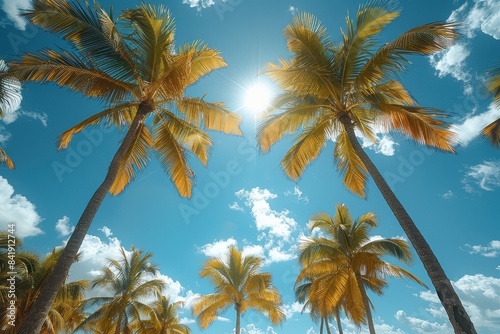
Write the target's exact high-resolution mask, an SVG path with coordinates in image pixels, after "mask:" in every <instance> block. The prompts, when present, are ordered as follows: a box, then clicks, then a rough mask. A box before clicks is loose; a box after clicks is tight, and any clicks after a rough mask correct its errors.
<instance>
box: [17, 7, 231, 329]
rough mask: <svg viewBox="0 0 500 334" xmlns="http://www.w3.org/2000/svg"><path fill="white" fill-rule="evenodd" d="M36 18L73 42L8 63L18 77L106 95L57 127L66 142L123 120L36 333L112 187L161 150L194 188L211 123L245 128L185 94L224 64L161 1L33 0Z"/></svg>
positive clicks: (36, 320)
mask: <svg viewBox="0 0 500 334" xmlns="http://www.w3.org/2000/svg"><path fill="white" fill-rule="evenodd" d="M23 15H24V17H26V18H27V19H28V20H29V21H30V22H31V23H32V24H35V25H37V26H38V27H40V28H42V29H45V30H47V31H49V32H51V33H53V34H55V35H58V36H62V38H64V40H65V41H66V42H68V44H69V45H70V46H71V50H70V51H66V50H63V51H59V50H51V49H45V50H42V51H40V52H38V53H28V54H26V55H24V56H22V58H21V60H18V61H14V62H12V63H10V71H9V73H10V74H11V75H14V76H15V77H17V78H18V79H19V80H21V81H22V82H23V81H28V82H40V83H55V84H57V85H59V86H63V87H67V88H69V89H71V90H73V91H75V92H78V93H81V94H82V95H84V96H86V97H90V98H95V99H97V100H99V101H100V102H102V103H103V105H104V109H103V110H102V111H100V112H98V113H96V114H94V115H93V116H90V117H89V118H87V119H85V120H83V121H82V122H80V123H79V124H77V125H75V126H74V127H72V128H70V129H69V130H67V131H66V132H64V133H63V134H62V135H61V136H60V142H59V148H66V147H67V146H68V145H69V144H70V141H71V139H72V138H73V136H74V135H76V134H78V133H79V132H81V131H82V130H84V129H85V128H87V127H92V126H96V125H98V124H105V125H108V126H115V127H117V128H118V129H121V130H124V129H126V134H125V136H124V138H123V141H122V142H121V144H120V146H119V148H118V150H117V152H116V154H115V155H114V157H113V159H112V161H111V163H110V165H109V168H108V172H107V174H106V177H105V178H104V180H103V182H102V183H101V185H100V186H99V187H98V188H97V190H96V192H95V193H94V194H93V196H92V197H91V199H90V201H89V203H88V204H87V206H86V207H85V209H84V210H83V213H82V215H81V217H80V219H79V220H78V223H77V225H76V227H75V230H74V231H73V233H72V235H71V237H70V239H69V240H68V242H67V245H66V247H65V249H64V252H63V254H62V255H61V257H60V259H59V261H58V263H57V265H56V267H55V268H54V271H53V273H52V274H51V276H50V279H49V281H50V284H47V285H46V286H44V287H43V289H42V293H41V295H40V297H39V298H38V299H37V301H36V303H35V304H34V305H33V307H32V309H31V310H30V314H29V315H28V319H29V321H28V322H27V323H26V325H24V326H22V327H21V328H20V329H19V333H20V334H32V333H37V332H38V331H39V330H40V326H41V321H42V319H43V318H44V317H45V315H46V314H47V312H48V310H49V309H50V306H51V304H52V302H53V300H54V298H55V295H56V293H57V290H58V288H59V287H60V286H61V284H63V281H64V279H65V277H66V275H67V273H68V272H69V269H70V266H71V264H72V263H73V260H74V258H75V256H76V254H77V253H78V250H79V248H80V246H81V244H82V242H83V240H84V237H85V235H86V233H87V231H88V229H89V227H90V225H91V223H92V220H93V219H94V216H95V214H96V213H97V211H98V209H99V206H100V205H101V203H102V201H103V200H104V198H105V196H106V194H107V193H108V192H109V193H111V194H113V195H116V194H119V193H120V192H122V191H123V190H124V189H125V187H126V186H127V185H128V184H129V183H130V182H131V181H132V180H133V179H134V177H135V175H136V173H137V172H138V171H140V170H142V169H144V168H145V166H146V165H147V163H148V161H149V153H151V152H154V153H155V155H156V157H157V158H158V159H159V161H160V163H161V165H162V166H163V167H164V169H165V172H166V173H167V174H168V175H169V176H170V178H171V180H172V182H173V184H174V185H175V187H176V188H177V190H178V191H179V194H180V195H181V196H186V197H189V196H190V195H191V189H192V186H193V179H194V173H193V171H192V170H191V168H190V167H189V165H188V157H189V156H188V155H189V154H191V153H192V154H193V155H194V156H195V157H197V158H198V159H199V160H200V161H201V162H202V163H203V164H204V165H206V164H207V161H208V156H209V151H210V147H211V146H212V139H211V138H210V136H209V135H208V134H207V133H206V132H205V130H215V131H220V132H223V133H228V134H235V135H241V131H240V129H239V123H240V117H239V116H238V115H236V114H234V113H231V112H229V111H227V110H226V109H225V106H224V104H222V103H210V102H207V101H205V99H204V98H191V97H187V96H185V92H186V89H187V88H188V87H189V86H190V85H192V84H194V83H197V82H198V81H199V80H200V79H201V78H202V77H204V76H205V75H207V74H209V73H210V72H212V71H214V70H216V69H219V68H222V67H225V66H226V63H225V62H224V59H223V58H222V57H221V56H220V54H219V52H218V51H216V50H213V49H210V48H208V47H207V46H206V45H204V44H203V43H201V42H194V43H191V44H186V45H183V46H181V47H179V48H178V49H177V50H176V48H175V40H174V36H175V23H174V20H173V18H172V16H171V15H170V12H169V11H168V10H167V9H166V8H165V7H163V6H156V7H155V6H152V5H146V4H142V5H140V6H139V7H137V8H135V9H128V10H124V11H122V13H121V15H120V16H119V17H118V18H115V17H114V16H113V15H112V12H111V13H110V14H108V13H107V12H106V11H105V10H104V9H103V8H102V7H101V6H100V5H99V4H98V3H97V2H94V3H93V5H90V4H89V2H87V1H85V2H84V3H81V2H68V1H66V0H61V1H46V0H33V1H32V9H30V10H27V11H26V12H24V14H23Z"/></svg>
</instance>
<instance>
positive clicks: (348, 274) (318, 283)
mask: <svg viewBox="0 0 500 334" xmlns="http://www.w3.org/2000/svg"><path fill="white" fill-rule="evenodd" d="M376 226H377V222H376V219H375V215H374V214H373V213H371V212H369V213H366V214H364V215H363V216H361V217H360V218H359V219H358V220H354V221H353V219H352V218H351V215H350V213H349V210H348V208H347V207H346V206H345V205H337V208H336V214H335V216H334V217H333V218H332V217H330V216H328V215H327V214H317V215H315V216H314V217H313V218H312V219H311V220H310V227H309V228H310V231H311V233H312V232H313V231H314V230H316V229H318V230H320V231H321V233H322V234H321V235H320V236H318V237H308V238H304V239H303V240H302V241H301V242H300V246H299V249H300V255H299V260H300V263H301V265H302V270H301V272H300V273H299V275H298V277H297V281H296V286H297V285H298V284H301V283H303V282H304V281H305V283H306V284H307V283H310V284H311V286H310V288H309V296H308V297H309V302H310V303H311V305H313V306H314V308H315V309H316V310H317V311H319V312H320V313H321V314H322V315H323V316H326V315H333V314H337V316H338V312H339V309H340V307H342V308H343V309H344V310H345V313H346V315H348V317H350V318H351V319H352V320H353V321H354V323H356V324H358V325H359V324H361V323H364V320H365V318H366V321H367V323H368V327H369V330H370V333H372V334H373V333H375V329H374V327H373V320H372V316H371V305H372V304H371V301H370V299H369V298H368V296H367V293H366V289H367V288H368V289H370V290H372V291H374V292H375V293H377V294H379V295H381V294H382V290H383V288H384V287H385V286H387V280H386V278H387V277H397V278H402V277H407V278H410V279H412V280H414V281H416V282H417V283H419V284H422V285H424V286H425V284H423V283H422V282H421V281H420V280H419V279H418V278H417V277H415V276H414V275H412V274H411V273H410V272H408V271H407V270H405V269H403V268H401V267H399V266H397V265H394V264H391V263H388V262H385V261H384V260H383V259H382V257H384V256H387V255H391V256H394V257H396V258H397V259H398V260H401V261H403V262H404V263H406V264H410V263H411V252H410V247H409V245H408V243H407V242H406V241H404V240H402V239H397V238H391V239H370V237H369V232H370V230H371V229H372V228H375V227H376ZM299 286H300V285H299Z"/></svg>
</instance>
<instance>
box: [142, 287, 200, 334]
mask: <svg viewBox="0 0 500 334" xmlns="http://www.w3.org/2000/svg"><path fill="white" fill-rule="evenodd" d="M150 306H151V309H152V310H151V313H150V314H149V318H150V319H149V320H146V321H141V323H140V326H141V327H139V328H138V331H137V332H138V333H143V334H191V329H190V328H189V326H187V325H186V324H182V323H181V322H180V320H179V317H178V315H177V310H178V309H179V308H181V307H184V303H183V302H181V301H178V302H175V303H172V302H171V301H170V299H168V298H167V297H165V296H163V295H158V296H157V299H156V300H155V301H154V302H153V303H152V304H150Z"/></svg>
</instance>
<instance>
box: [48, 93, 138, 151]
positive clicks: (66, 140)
mask: <svg viewBox="0 0 500 334" xmlns="http://www.w3.org/2000/svg"><path fill="white" fill-rule="evenodd" d="M138 106H139V104H138V103H136V102H128V103H123V104H119V105H116V106H114V107H111V108H109V109H106V110H103V111H101V112H98V113H97V114H94V115H92V116H90V117H89V118H87V119H85V120H83V121H82V122H80V123H78V124H77V125H75V126H73V127H72V128H70V129H68V130H66V131H64V132H63V133H62V134H61V135H60V136H59V145H58V148H59V149H65V148H67V147H68V145H69V144H70V142H71V139H72V138H73V136H74V135H75V134H77V133H79V132H81V131H83V130H84V129H85V128H86V127H88V126H95V125H98V124H102V123H104V124H106V125H108V126H111V125H112V126H116V127H117V128H118V129H122V128H124V127H125V126H127V125H129V124H130V123H132V119H133V117H134V115H135V113H136V111H137V108H138Z"/></svg>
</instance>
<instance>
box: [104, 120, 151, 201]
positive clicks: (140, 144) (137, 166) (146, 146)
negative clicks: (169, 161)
mask: <svg viewBox="0 0 500 334" xmlns="http://www.w3.org/2000/svg"><path fill="white" fill-rule="evenodd" d="M152 147H153V137H152V136H151V132H150V131H149V129H148V127H147V126H146V125H145V124H142V125H141V126H140V128H139V130H138V134H137V136H136V137H135V138H134V139H133V141H132V143H131V144H130V146H129V148H128V150H127V151H126V152H125V153H124V154H123V157H122V160H121V161H120V167H119V169H118V173H117V174H116V177H115V180H114V181H113V184H112V186H111V188H110V189H109V192H110V194H111V195H118V194H120V193H121V192H122V191H123V190H124V189H125V187H126V186H127V185H128V184H129V183H130V182H131V181H132V180H134V179H135V174H136V172H137V171H140V170H143V169H144V168H145V167H146V165H147V163H148V161H149V150H150V149H151V148H152Z"/></svg>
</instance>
